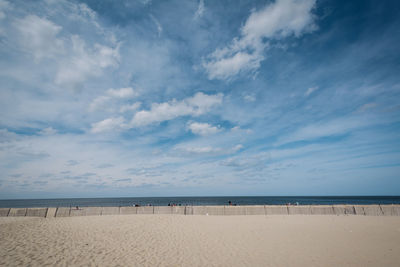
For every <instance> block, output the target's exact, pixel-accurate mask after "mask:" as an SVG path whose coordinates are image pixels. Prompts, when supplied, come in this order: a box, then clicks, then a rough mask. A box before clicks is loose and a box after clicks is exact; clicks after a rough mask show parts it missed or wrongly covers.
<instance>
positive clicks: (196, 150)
mask: <svg viewBox="0 0 400 267" xmlns="http://www.w3.org/2000/svg"><path fill="white" fill-rule="evenodd" d="M242 148H243V145H241V144H238V145H236V146H234V147H228V148H221V147H214V146H188V145H179V146H177V147H175V150H178V151H182V152H184V153H185V154H186V153H188V154H219V155H224V154H233V153H236V152H238V151H239V150H241V149H242Z"/></svg>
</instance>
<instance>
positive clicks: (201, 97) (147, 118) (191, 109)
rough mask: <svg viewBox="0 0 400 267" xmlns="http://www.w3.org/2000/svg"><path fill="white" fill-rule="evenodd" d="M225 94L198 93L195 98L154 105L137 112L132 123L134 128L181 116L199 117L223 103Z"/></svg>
mask: <svg viewBox="0 0 400 267" xmlns="http://www.w3.org/2000/svg"><path fill="white" fill-rule="evenodd" d="M222 99H223V94H221V93H219V94H216V95H206V94H203V93H201V92H200V93H196V94H195V95H194V96H193V97H189V98H186V99H183V100H181V101H177V100H176V99H174V100H172V101H170V102H165V103H154V104H152V105H151V109H150V110H142V111H139V112H137V113H136V114H135V115H134V117H133V118H132V121H131V126H132V127H140V126H145V125H149V124H152V123H159V122H162V121H168V120H172V119H174V118H177V117H181V116H188V115H191V116H198V115H201V114H204V113H206V112H208V111H209V110H210V109H211V108H213V107H214V106H217V105H220V104H221V103H222Z"/></svg>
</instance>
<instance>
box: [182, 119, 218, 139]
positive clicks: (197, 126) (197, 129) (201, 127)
mask: <svg viewBox="0 0 400 267" xmlns="http://www.w3.org/2000/svg"><path fill="white" fill-rule="evenodd" d="M188 128H189V130H190V131H192V133H194V134H198V135H202V136H206V135H211V134H216V133H218V132H220V131H221V129H220V128H219V127H216V126H212V125H210V124H208V123H200V122H193V123H190V124H189V125H188Z"/></svg>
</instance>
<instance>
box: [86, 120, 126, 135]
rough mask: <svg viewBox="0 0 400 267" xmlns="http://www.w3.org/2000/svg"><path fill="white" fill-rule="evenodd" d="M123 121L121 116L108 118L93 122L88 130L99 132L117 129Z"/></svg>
mask: <svg viewBox="0 0 400 267" xmlns="http://www.w3.org/2000/svg"><path fill="white" fill-rule="evenodd" d="M124 121H125V120H124V118H123V117H117V118H108V119H105V120H102V121H99V122H96V123H93V124H92V128H91V130H90V131H91V132H92V133H100V132H106V131H111V130H115V129H119V128H120V127H121V126H122V125H123V123H124Z"/></svg>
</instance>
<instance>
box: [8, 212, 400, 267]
mask: <svg viewBox="0 0 400 267" xmlns="http://www.w3.org/2000/svg"><path fill="white" fill-rule="evenodd" d="M399 263H400V217H397V216H396V217H373V216H331V215H325V216H324V215H321V216H320V215H314V216H302V215H294V216H280V215H276V216H258V215H257V216H180V215H111V216H86V217H68V218H51V219H46V218H28V217H22V218H21V217H6V218H0V266H17V265H22V266H44V265H51V266H399Z"/></svg>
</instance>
